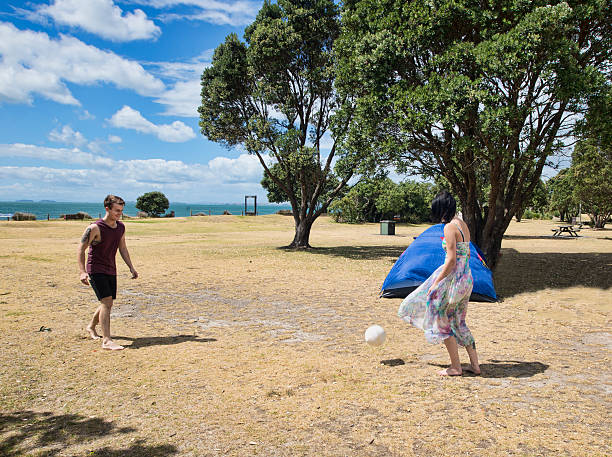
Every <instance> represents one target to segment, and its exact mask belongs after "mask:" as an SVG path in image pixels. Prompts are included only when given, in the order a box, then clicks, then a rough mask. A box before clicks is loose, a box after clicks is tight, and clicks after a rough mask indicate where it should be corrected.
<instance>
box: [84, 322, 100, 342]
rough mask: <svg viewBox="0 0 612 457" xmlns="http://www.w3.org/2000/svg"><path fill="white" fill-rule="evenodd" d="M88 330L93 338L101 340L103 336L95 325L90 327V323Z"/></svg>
mask: <svg viewBox="0 0 612 457" xmlns="http://www.w3.org/2000/svg"><path fill="white" fill-rule="evenodd" d="M87 331H88V332H89V336H91V338H92V339H94V340H99V339H100V338H102V337H101V336H100V335H98V332H96V329H95V328H94V327H90V326H89V325H88V326H87Z"/></svg>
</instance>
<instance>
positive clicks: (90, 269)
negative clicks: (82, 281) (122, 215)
mask: <svg viewBox="0 0 612 457" xmlns="http://www.w3.org/2000/svg"><path fill="white" fill-rule="evenodd" d="M95 224H96V225H97V226H98V227H99V228H100V237H101V238H102V241H101V242H100V243H98V244H96V245H93V244H92V245H91V246H90V247H89V254H88V256H87V273H89V274H93V273H104V274H107V275H117V267H116V265H115V256H116V255H117V249H118V248H119V241H121V237H122V236H123V234H124V233H125V225H123V222H120V221H117V227H115V228H112V227H110V226H108V225H107V224H106V222H104V221H103V220H102V219H100V220H98V221H96V222H95Z"/></svg>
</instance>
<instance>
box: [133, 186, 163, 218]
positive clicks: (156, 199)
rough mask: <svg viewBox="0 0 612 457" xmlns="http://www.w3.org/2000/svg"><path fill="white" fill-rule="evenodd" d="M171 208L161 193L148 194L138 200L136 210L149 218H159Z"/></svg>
mask: <svg viewBox="0 0 612 457" xmlns="http://www.w3.org/2000/svg"><path fill="white" fill-rule="evenodd" d="M169 207H170V202H169V201H168V198H166V196H165V195H164V194H163V193H162V192H159V191H153V192H147V193H146V194H143V195H141V196H140V197H138V198H137V199H136V209H139V210H140V211H144V212H145V213H147V214H148V215H149V216H152V217H159V216H160V215H162V214H163V213H165V212H166V210H167V209H168V208H169Z"/></svg>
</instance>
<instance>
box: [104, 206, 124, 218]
mask: <svg viewBox="0 0 612 457" xmlns="http://www.w3.org/2000/svg"><path fill="white" fill-rule="evenodd" d="M106 211H108V214H109V215H110V217H111V218H112V219H113V220H115V221H118V220H119V219H121V215H122V214H123V205H120V204H119V203H111V207H110V208H108V207H107V208H106Z"/></svg>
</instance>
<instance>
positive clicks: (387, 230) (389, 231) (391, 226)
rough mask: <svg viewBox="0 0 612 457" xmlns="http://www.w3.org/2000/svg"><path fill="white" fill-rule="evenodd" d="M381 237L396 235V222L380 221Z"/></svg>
mask: <svg viewBox="0 0 612 457" xmlns="http://www.w3.org/2000/svg"><path fill="white" fill-rule="evenodd" d="M380 234H381V235H395V221H380Z"/></svg>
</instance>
